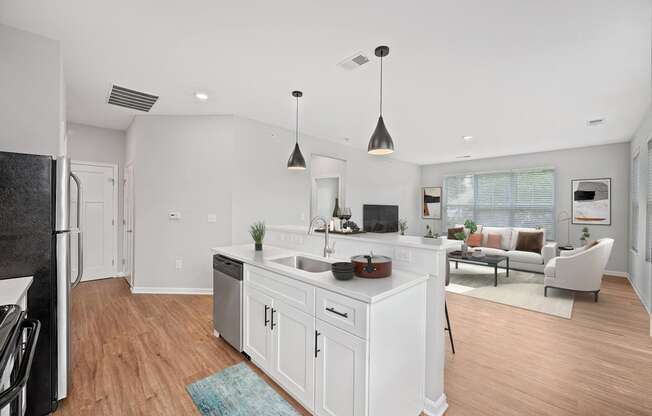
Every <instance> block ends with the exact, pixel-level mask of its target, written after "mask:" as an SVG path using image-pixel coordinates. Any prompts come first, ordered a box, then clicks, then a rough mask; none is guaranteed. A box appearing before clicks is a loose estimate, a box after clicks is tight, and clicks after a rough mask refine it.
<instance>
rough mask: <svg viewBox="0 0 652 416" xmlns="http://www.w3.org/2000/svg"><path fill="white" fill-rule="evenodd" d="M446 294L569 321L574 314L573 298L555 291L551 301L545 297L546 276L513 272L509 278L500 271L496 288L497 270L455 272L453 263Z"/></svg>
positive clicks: (477, 268) (467, 268)
mask: <svg viewBox="0 0 652 416" xmlns="http://www.w3.org/2000/svg"><path fill="white" fill-rule="evenodd" d="M446 291H447V292H451V293H457V294H460V295H465V296H472V297H474V298H478V299H484V300H488V301H491V302H496V303H502V304H505V305H510V306H515V307H517V308H523V309H528V310H531V311H535V312H541V313H546V314H548V315H554V316H559V317H561V318H566V319H570V318H571V315H572V313H573V302H574V296H573V294H572V293H570V292H566V291H561V290H557V289H552V288H551V289H548V297H544V296H543V275H542V274H538V273H531V272H521V271H516V270H510V271H509V277H507V276H505V271H504V270H500V269H499V270H498V286H497V287H494V269H493V267H486V266H479V265H474V264H463V263H460V264H459V269H455V265H454V263H452V262H451V279H450V284H449V285H448V286H447V287H446Z"/></svg>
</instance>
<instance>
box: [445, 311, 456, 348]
mask: <svg viewBox="0 0 652 416" xmlns="http://www.w3.org/2000/svg"><path fill="white" fill-rule="evenodd" d="M444 312H446V328H445V329H446V331H448V338H449V339H450V341H451V349H452V350H453V354H455V343H453V329H452V328H451V320H450V318H449V317H448V304H447V303H446V302H444Z"/></svg>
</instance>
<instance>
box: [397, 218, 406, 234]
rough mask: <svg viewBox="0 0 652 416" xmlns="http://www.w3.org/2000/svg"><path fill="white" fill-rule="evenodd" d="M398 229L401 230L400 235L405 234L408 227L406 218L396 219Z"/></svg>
mask: <svg viewBox="0 0 652 416" xmlns="http://www.w3.org/2000/svg"><path fill="white" fill-rule="evenodd" d="M398 229H399V230H401V235H405V230H407V229H408V225H407V218H401V219H400V220H398Z"/></svg>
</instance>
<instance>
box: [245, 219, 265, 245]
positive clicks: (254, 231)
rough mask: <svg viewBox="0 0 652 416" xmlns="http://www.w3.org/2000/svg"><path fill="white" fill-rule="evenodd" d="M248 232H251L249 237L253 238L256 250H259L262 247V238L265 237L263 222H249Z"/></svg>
mask: <svg viewBox="0 0 652 416" xmlns="http://www.w3.org/2000/svg"><path fill="white" fill-rule="evenodd" d="M249 234H251V238H253V240H254V243H255V244H254V247H255V249H256V251H261V250H262V249H263V240H264V239H265V222H264V221H257V222H255V223H253V224H251V227H249Z"/></svg>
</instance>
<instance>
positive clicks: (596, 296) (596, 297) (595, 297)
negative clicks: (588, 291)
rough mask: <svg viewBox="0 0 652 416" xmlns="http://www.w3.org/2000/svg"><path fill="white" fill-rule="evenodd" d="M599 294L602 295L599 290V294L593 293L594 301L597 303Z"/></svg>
mask: <svg viewBox="0 0 652 416" xmlns="http://www.w3.org/2000/svg"><path fill="white" fill-rule="evenodd" d="M598 293H600V291H599V290H598V291H597V292H593V298H594V301H595V302H597V301H598Z"/></svg>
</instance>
